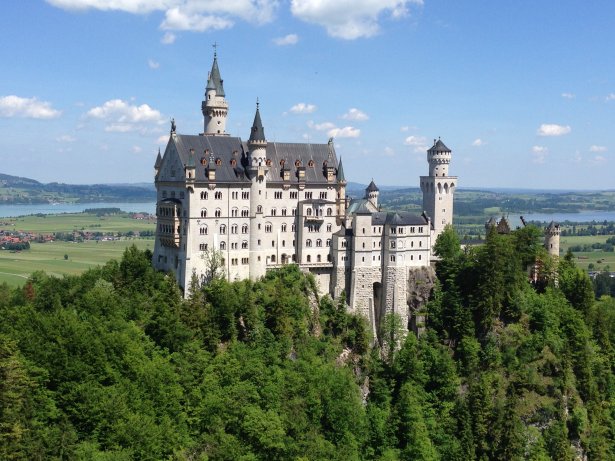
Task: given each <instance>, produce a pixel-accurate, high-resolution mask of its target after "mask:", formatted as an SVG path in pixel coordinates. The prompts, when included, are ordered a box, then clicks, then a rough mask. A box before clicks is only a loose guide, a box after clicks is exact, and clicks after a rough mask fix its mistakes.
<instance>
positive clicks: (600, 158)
mask: <svg viewBox="0 0 615 461" xmlns="http://www.w3.org/2000/svg"><path fill="white" fill-rule="evenodd" d="M605 162H606V157H604V156H603V155H596V156H595V157H594V158H593V159H592V163H596V164H601V163H605Z"/></svg>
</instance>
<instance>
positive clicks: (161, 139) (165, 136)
mask: <svg viewBox="0 0 615 461" xmlns="http://www.w3.org/2000/svg"><path fill="white" fill-rule="evenodd" d="M168 140H169V135H168V134H163V135H161V136H158V139H156V144H166V143H167V141H168Z"/></svg>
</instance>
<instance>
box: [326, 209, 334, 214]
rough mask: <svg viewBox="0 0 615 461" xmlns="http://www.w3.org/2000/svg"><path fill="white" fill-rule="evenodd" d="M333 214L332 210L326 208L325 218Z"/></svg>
mask: <svg viewBox="0 0 615 461" xmlns="http://www.w3.org/2000/svg"><path fill="white" fill-rule="evenodd" d="M332 214H333V210H332V209H331V208H327V216H331V215H332Z"/></svg>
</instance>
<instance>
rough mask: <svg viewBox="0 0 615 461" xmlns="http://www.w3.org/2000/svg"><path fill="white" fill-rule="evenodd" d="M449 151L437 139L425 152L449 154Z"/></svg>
mask: <svg viewBox="0 0 615 461" xmlns="http://www.w3.org/2000/svg"><path fill="white" fill-rule="evenodd" d="M450 151H451V150H450V149H449V148H448V147H446V146H445V145H444V143H443V142H442V141H440V139H439V138H438V140H437V141H436V140H435V139H434V140H433V146H432V147H431V148H430V149H429V150H428V151H427V152H450Z"/></svg>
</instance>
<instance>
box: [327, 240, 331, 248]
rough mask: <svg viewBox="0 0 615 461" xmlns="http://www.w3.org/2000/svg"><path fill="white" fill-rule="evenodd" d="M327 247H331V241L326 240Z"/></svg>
mask: <svg viewBox="0 0 615 461" xmlns="http://www.w3.org/2000/svg"><path fill="white" fill-rule="evenodd" d="M327 246H328V247H330V246H331V239H327Z"/></svg>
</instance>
